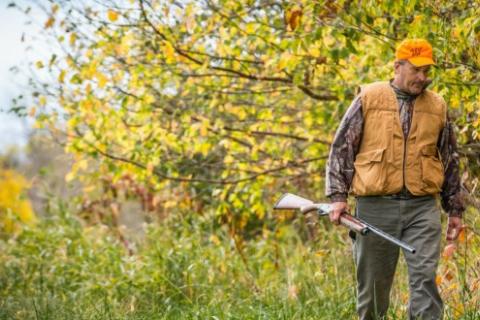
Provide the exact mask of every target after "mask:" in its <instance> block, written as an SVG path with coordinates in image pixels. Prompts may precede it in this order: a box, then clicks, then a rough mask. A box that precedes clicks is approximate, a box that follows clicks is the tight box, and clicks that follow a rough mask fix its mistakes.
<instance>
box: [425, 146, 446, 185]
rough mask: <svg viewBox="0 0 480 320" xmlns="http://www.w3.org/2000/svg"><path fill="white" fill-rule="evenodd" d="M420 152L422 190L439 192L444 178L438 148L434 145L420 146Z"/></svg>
mask: <svg viewBox="0 0 480 320" xmlns="http://www.w3.org/2000/svg"><path fill="white" fill-rule="evenodd" d="M421 153H422V157H421V165H422V180H423V190H424V191H426V192H428V193H437V192H440V191H441V190H442V185H443V180H444V170H443V164H442V162H441V161H440V158H439V156H438V149H437V147H436V146H434V145H427V146H424V147H423V148H422V151H421Z"/></svg>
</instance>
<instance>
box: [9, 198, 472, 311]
mask: <svg viewBox="0 0 480 320" xmlns="http://www.w3.org/2000/svg"><path fill="white" fill-rule="evenodd" d="M301 223H302V221H294V223H291V221H289V222H278V223H277V226H276V227H275V228H273V229H270V230H267V229H265V230H263V232H261V234H260V235H258V236H255V237H253V238H251V239H249V240H248V241H244V240H241V239H240V238H238V237H235V236H234V235H232V234H231V231H229V230H228V229H227V228H224V227H217V225H216V224H215V218H214V217H211V216H208V215H206V216H198V217H194V218H189V220H186V219H183V218H182V217H181V216H176V217H173V216H172V217H171V218H169V219H167V220H164V221H162V222H161V223H157V224H152V225H150V226H148V228H147V232H146V236H145V238H144V239H143V240H142V241H139V242H138V243H137V247H136V248H135V250H134V254H130V253H129V251H128V250H127V249H126V248H125V246H124V245H123V244H122V243H121V242H119V241H118V240H117V237H116V236H115V234H114V233H113V232H111V230H109V229H107V228H105V227H102V226H94V227H85V226H82V224H81V223H80V221H79V220H77V219H76V218H75V217H72V216H71V215H70V214H69V213H68V210H66V209H65V208H62V207H60V208H59V209H58V212H56V213H55V214H52V215H51V216H50V217H49V218H46V219H43V220H42V221H41V222H40V224H39V225H37V226H36V227H34V228H26V229H25V230H24V231H23V232H22V234H20V235H19V236H18V237H16V238H15V239H9V240H1V241H0V261H1V264H0V319H354V318H355V285H354V283H355V278H354V265H353V262H352V258H351V249H350V241H349V239H348V236H347V235H346V231H345V230H343V229H340V228H333V227H331V226H330V225H328V224H325V225H324V224H321V225H320V226H319V228H320V229H321V233H320V235H319V236H318V238H317V239H316V240H315V241H305V239H303V238H302V237H301V234H302V233H301V231H299V230H300V229H301V228H298V225H301ZM474 223H476V224H478V220H475V221H474ZM477 227H478V225H477ZM462 241H463V242H462V243H461V244H460V246H459V249H458V250H457V253H455V255H454V256H453V257H450V258H448V259H447V258H445V259H443V260H442V265H441V267H440V277H439V283H440V286H441V288H442V292H443V295H444V298H445V301H446V304H447V307H446V312H447V315H448V318H451V319H478V318H480V312H479V311H478V307H479V301H480V300H479V293H478V290H477V288H478V285H479V279H480V278H479V275H478V271H477V270H476V268H478V266H479V263H480V258H479V255H478V247H479V243H478V236H475V235H474V234H473V232H470V233H467V237H465V239H464V240H462ZM466 249H468V251H467V250H466ZM448 273H450V275H448ZM406 282H407V281H406V272H405V266H404V264H403V263H402V264H401V265H400V268H399V273H398V274H397V279H396V284H395V288H394V291H393V294H392V308H391V310H390V318H391V319H402V318H403V315H404V313H405V305H406V301H407V298H408V297H407V288H406ZM475 286H476V287H475Z"/></svg>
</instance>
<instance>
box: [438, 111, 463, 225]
mask: <svg viewBox="0 0 480 320" xmlns="http://www.w3.org/2000/svg"><path fill="white" fill-rule="evenodd" d="M438 149H439V150H440V156H441V159H442V163H443V167H444V168H445V181H444V183H443V186H442V192H441V193H440V196H441V202H442V208H443V210H445V212H447V213H448V215H449V216H456V217H461V216H462V215H463V212H464V211H465V203H464V197H463V191H462V185H461V182H460V174H459V170H460V168H459V156H458V153H457V138H456V136H455V131H454V130H453V124H452V122H451V121H450V120H449V119H447V123H446V125H445V127H444V128H443V130H442V132H441V135H440V139H439V143H438Z"/></svg>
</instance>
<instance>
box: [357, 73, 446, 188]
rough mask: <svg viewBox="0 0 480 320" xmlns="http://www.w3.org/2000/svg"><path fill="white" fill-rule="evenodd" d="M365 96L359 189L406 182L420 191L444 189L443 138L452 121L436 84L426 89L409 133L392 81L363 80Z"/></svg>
mask: <svg viewBox="0 0 480 320" xmlns="http://www.w3.org/2000/svg"><path fill="white" fill-rule="evenodd" d="M360 98H361V101H362V112H363V118H364V127H363V136H362V141H361V143H360V148H359V151H358V153H357V155H356V158H355V163H354V165H355V174H354V176H353V181H352V192H353V194H354V195H358V196H367V195H388V194H394V193H397V192H400V191H401V190H402V188H403V186H404V185H405V186H406V187H407V189H408V190H409V191H410V192H411V193H412V194H414V195H418V196H420V195H428V194H436V193H438V192H440V190H441V188H442V184H443V180H444V168H443V164H442V162H441V159H440V153H439V150H438V149H437V142H438V139H439V136H440V133H441V131H442V129H443V127H444V126H445V124H446V116H447V107H446V104H445V101H444V100H443V99H442V98H441V97H440V96H439V95H437V94H436V93H434V92H432V91H430V90H425V91H424V92H423V93H422V94H420V95H419V96H418V97H417V98H416V99H415V102H414V107H413V118H412V124H411V127H410V132H409V135H408V137H407V138H406V139H405V138H404V136H403V131H402V127H401V124H400V115H399V106H398V102H397V98H396V95H395V92H394V91H393V89H392V87H391V86H390V84H389V83H388V82H376V83H372V84H369V85H366V86H363V87H362V88H361V91H360Z"/></svg>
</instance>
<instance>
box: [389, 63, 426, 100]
mask: <svg viewBox="0 0 480 320" xmlns="http://www.w3.org/2000/svg"><path fill="white" fill-rule="evenodd" d="M429 71H430V66H423V67H416V66H414V65H413V64H411V63H410V62H408V61H395V79H394V82H395V84H396V85H397V86H398V87H399V88H400V89H402V90H403V91H406V92H408V93H410V94H414V95H416V94H420V93H421V92H422V91H423V89H424V88H426V87H427V86H428V85H429V84H430V82H432V80H430V79H429V78H428V73H429Z"/></svg>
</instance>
